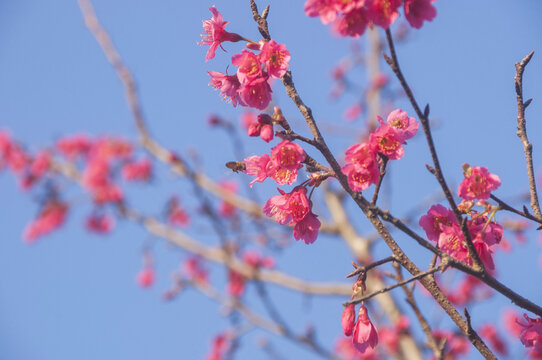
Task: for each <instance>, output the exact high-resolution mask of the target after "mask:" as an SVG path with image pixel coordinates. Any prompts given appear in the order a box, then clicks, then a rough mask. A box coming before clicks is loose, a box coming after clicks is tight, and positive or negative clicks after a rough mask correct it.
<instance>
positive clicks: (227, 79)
mask: <svg viewBox="0 0 542 360" xmlns="http://www.w3.org/2000/svg"><path fill="white" fill-rule="evenodd" d="M207 73H208V74H209V75H210V76H211V82H210V83H209V84H210V85H211V86H212V87H214V88H215V89H217V90H218V89H220V94H221V96H222V99H223V100H225V101H226V102H231V103H232V105H233V106H234V107H236V106H237V104H240V105H243V106H245V105H246V104H245V103H244V102H243V100H241V97H240V96H239V87H240V86H241V83H240V82H239V79H238V78H237V75H228V74H227V73H226V74H222V73H220V72H217V71H207Z"/></svg>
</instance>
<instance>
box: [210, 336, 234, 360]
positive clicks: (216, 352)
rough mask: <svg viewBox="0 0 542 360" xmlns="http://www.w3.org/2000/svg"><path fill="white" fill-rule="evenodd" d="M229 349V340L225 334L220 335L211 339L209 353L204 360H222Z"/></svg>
mask: <svg viewBox="0 0 542 360" xmlns="http://www.w3.org/2000/svg"><path fill="white" fill-rule="evenodd" d="M229 348H230V340H229V338H228V336H227V335H226V334H220V335H217V336H215V337H214V338H213V341H212V344H211V352H210V353H209V355H207V357H206V358H205V359H206V360H223V359H224V355H225V354H226V353H227V351H228V349H229Z"/></svg>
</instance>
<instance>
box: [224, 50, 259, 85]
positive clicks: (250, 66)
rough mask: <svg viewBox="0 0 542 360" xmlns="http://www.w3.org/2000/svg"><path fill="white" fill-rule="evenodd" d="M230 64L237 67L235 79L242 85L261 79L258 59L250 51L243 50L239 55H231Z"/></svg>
mask: <svg viewBox="0 0 542 360" xmlns="http://www.w3.org/2000/svg"><path fill="white" fill-rule="evenodd" d="M231 63H232V64H233V65H235V66H238V69H237V78H238V79H239V81H240V82H241V83H242V84H245V83H247V82H249V81H251V80H255V79H259V78H261V77H263V70H262V67H261V65H260V58H259V56H257V55H256V54H254V53H253V52H252V51H248V50H246V49H243V50H242V51H241V54H235V55H233V57H232V58H231Z"/></svg>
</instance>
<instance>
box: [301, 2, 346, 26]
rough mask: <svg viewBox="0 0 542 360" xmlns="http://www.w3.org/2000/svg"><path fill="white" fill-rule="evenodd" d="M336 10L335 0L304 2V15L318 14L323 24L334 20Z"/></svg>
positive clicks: (314, 15) (312, 15) (313, 15)
mask: <svg viewBox="0 0 542 360" xmlns="http://www.w3.org/2000/svg"><path fill="white" fill-rule="evenodd" d="M338 10H339V9H338V6H337V1H335V0H307V1H306V2H305V15H307V16H310V17H316V16H319V17H320V20H321V21H322V24H324V25H326V24H329V23H330V22H332V21H333V20H335V17H336V16H337V12H338Z"/></svg>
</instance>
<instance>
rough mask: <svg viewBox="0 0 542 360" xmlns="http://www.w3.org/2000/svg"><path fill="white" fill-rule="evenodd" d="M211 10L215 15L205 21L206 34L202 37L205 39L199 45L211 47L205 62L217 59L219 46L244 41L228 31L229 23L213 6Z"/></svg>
mask: <svg viewBox="0 0 542 360" xmlns="http://www.w3.org/2000/svg"><path fill="white" fill-rule="evenodd" d="M209 10H211V12H212V13H213V17H212V18H211V19H210V20H204V21H203V30H205V34H202V35H201V37H202V38H203V39H202V41H201V42H200V43H199V44H200V45H203V46H205V45H210V47H209V50H207V55H206V56H205V61H209V60H211V59H212V58H214V57H215V51H216V49H217V48H218V47H219V46H220V47H222V43H223V42H224V41H231V42H237V41H239V40H242V37H241V36H240V35H238V34H234V33H229V32H227V31H226V25H227V24H228V21H223V20H222V15H221V14H220V13H219V12H218V10H217V9H216V8H215V7H214V6H211V7H210V8H209ZM222 50H224V49H222Z"/></svg>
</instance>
